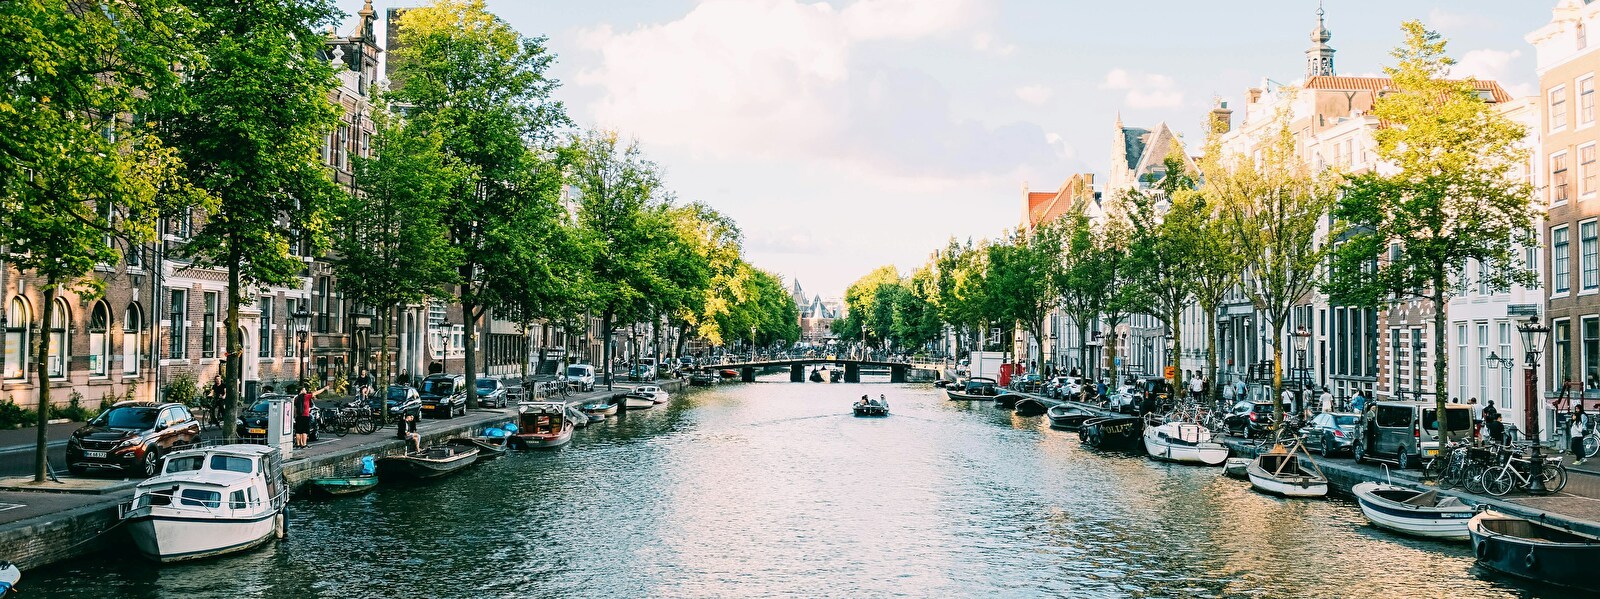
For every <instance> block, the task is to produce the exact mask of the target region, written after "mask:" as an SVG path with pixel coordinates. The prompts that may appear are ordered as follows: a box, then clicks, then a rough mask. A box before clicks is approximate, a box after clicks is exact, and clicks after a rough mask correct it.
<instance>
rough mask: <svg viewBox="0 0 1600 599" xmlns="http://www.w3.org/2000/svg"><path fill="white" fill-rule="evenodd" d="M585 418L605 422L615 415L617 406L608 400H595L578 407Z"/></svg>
mask: <svg viewBox="0 0 1600 599" xmlns="http://www.w3.org/2000/svg"><path fill="white" fill-rule="evenodd" d="M578 409H579V410H582V411H583V414H584V415H585V416H588V417H589V419H590V420H592V421H600V420H605V419H606V418H607V417H609V416H615V415H617V404H614V403H611V402H610V401H609V400H597V401H591V402H589V403H586V404H583V405H581V406H578Z"/></svg>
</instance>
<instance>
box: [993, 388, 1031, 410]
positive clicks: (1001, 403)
mask: <svg viewBox="0 0 1600 599" xmlns="http://www.w3.org/2000/svg"><path fill="white" fill-rule="evenodd" d="M1026 397H1027V396H1026V395H1019V394H1016V393H1010V392H1007V393H1001V394H999V395H996V396H994V405H995V406H996V407H1001V408H1015V407H1017V402H1018V401H1021V400H1023V399H1025V398H1026Z"/></svg>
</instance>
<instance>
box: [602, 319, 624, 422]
mask: <svg viewBox="0 0 1600 599" xmlns="http://www.w3.org/2000/svg"><path fill="white" fill-rule="evenodd" d="M615 316H616V315H615V314H613V313H612V312H611V311H610V310H606V311H605V312H602V313H601V315H600V334H601V336H602V337H601V339H600V356H601V364H600V369H601V370H603V371H605V375H606V390H607V391H611V390H612V381H611V359H612V357H613V356H612V355H611V333H612V332H613V331H612V330H611V327H612V326H613V324H612V322H611V320H612V319H613V318H614V317H615ZM623 412H626V410H619V411H618V412H617V413H618V414H622V413H623Z"/></svg>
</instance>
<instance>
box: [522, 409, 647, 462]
mask: <svg viewBox="0 0 1600 599" xmlns="http://www.w3.org/2000/svg"><path fill="white" fill-rule="evenodd" d="M630 397H631V396H630ZM645 399H646V401H648V400H649V398H645ZM650 405H655V403H654V402H652V403H651V404H650ZM571 440H572V420H571V419H570V418H567V404H566V403H565V402H559V401H543V402H535V403H525V404H522V405H520V406H517V432H515V433H513V434H512V435H511V443H513V444H515V445H516V446H517V447H520V448H522V449H552V448H556V447H560V446H562V445H566V444H567V442H568V441H571Z"/></svg>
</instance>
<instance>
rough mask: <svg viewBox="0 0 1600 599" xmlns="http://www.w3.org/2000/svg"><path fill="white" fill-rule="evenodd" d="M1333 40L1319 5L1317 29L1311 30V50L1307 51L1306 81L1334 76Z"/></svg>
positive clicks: (1318, 4)
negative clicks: (1324, 23)
mask: <svg viewBox="0 0 1600 599" xmlns="http://www.w3.org/2000/svg"><path fill="white" fill-rule="evenodd" d="M1330 39H1333V34H1332V33H1329V32H1328V28H1327V27H1326V26H1324V25H1323V23H1322V3H1321V2H1318V3H1317V28H1316V29H1313V30H1311V49H1309V50H1306V79H1310V78H1312V77H1317V76H1322V75H1329V76H1331V75H1334V71H1333V48H1332V47H1330V46H1329V45H1328V40H1330Z"/></svg>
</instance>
